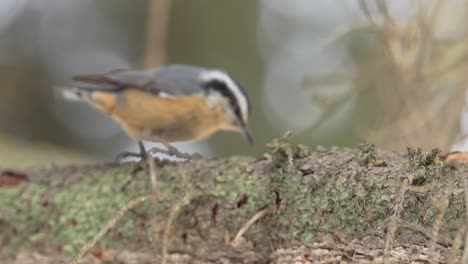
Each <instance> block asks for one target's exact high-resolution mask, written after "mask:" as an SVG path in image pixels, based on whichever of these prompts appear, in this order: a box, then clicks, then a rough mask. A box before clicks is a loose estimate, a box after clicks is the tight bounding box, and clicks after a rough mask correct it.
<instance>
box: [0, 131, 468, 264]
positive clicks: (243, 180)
mask: <svg viewBox="0 0 468 264" xmlns="http://www.w3.org/2000/svg"><path fill="white" fill-rule="evenodd" d="M270 147H271V148H272V152H271V154H267V155H265V156H264V157H263V158H260V159H256V160H255V159H252V158H248V157H231V158H222V159H214V160H197V161H192V162H183V163H181V162H168V161H162V162H157V170H156V171H157V203H156V204H154V205H151V203H149V202H148V203H144V204H142V205H140V206H138V207H136V208H134V209H132V210H130V211H129V212H127V213H126V214H125V216H124V217H123V218H122V219H121V220H120V221H119V222H118V223H117V224H116V225H115V226H114V227H113V228H112V229H111V230H110V232H109V233H108V234H107V235H106V236H105V237H104V238H103V239H101V240H100V241H99V242H98V244H97V247H96V248H97V249H96V248H95V249H94V250H93V251H92V253H93V254H94V255H95V256H97V257H98V258H99V256H100V257H102V252H112V254H113V255H112V256H113V257H114V258H118V257H119V256H120V257H121V259H119V260H120V261H121V262H124V263H132V262H131V261H130V260H126V259H125V258H124V257H122V254H125V253H128V252H133V254H137V255H138V254H139V255H138V256H140V257H141V258H142V259H140V260H139V261H138V262H137V263H146V262H145V261H146V260H144V259H145V258H144V256H146V257H147V258H146V259H147V261H148V263H150V262H152V261H153V260H155V258H156V259H157V258H158V257H159V256H160V252H161V248H162V244H163V237H164V231H165V228H166V226H167V219H168V216H169V214H171V213H172V214H173V215H175V216H176V217H175V220H174V221H173V223H172V225H171V228H170V230H169V233H168V234H169V236H168V238H169V240H168V243H167V246H168V250H169V253H170V255H169V260H172V261H173V262H174V261H175V262H174V263H194V262H193V261H195V263H221V262H220V261H221V260H223V259H224V260H225V262H224V263H269V262H272V263H291V261H292V260H297V261H299V262H297V263H307V261H311V262H310V263H335V262H337V261H340V260H341V261H352V260H354V261H356V262H366V261H369V262H371V261H381V260H382V259H383V258H385V255H387V254H388V255H389V256H390V259H391V260H398V259H399V260H403V261H410V260H420V261H429V260H430V259H431V258H432V259H433V260H437V261H441V262H447V261H449V259H450V258H451V254H454V255H455V256H460V255H461V253H460V252H454V250H453V248H456V249H457V250H458V249H459V248H460V247H461V246H462V242H463V236H460V237H461V238H457V234H461V233H464V232H465V229H464V228H465V224H464V223H465V214H466V208H465V200H464V186H463V184H461V182H462V181H461V180H462V179H463V178H462V176H465V175H466V172H467V171H468V169H467V168H466V167H465V166H463V165H459V164H454V163H451V164H444V163H443V162H442V161H440V160H439V159H438V157H437V153H436V152H433V153H423V152H422V151H421V150H419V149H417V148H409V149H408V154H407V155H405V156H401V155H398V154H395V153H390V152H385V151H379V150H375V149H374V148H373V146H370V145H362V146H360V147H359V148H356V149H346V148H318V149H317V150H314V151H311V150H309V149H308V148H307V147H305V146H301V145H290V144H289V143H288V142H287V141H286V140H285V139H280V140H276V141H274V142H273V143H272V144H270ZM24 173H25V176H26V177H27V178H26V180H25V178H21V177H17V176H18V175H16V176H15V175H13V176H14V177H13V178H14V179H15V180H16V181H9V183H8V184H5V182H7V181H6V180H5V173H4V174H3V176H2V177H3V183H4V184H3V186H1V185H2V184H1V182H2V181H1V180H0V186H1V187H0V208H1V209H0V256H1V257H3V258H8V257H12V256H22V257H24V256H30V255H31V254H33V253H30V252H41V254H42V255H44V254H45V255H48V256H49V258H51V257H50V256H60V259H62V260H64V259H66V258H67V256H73V255H74V254H76V253H77V252H78V251H79V249H80V248H81V247H82V246H83V245H84V244H85V243H86V242H87V241H88V240H89V239H90V238H91V237H92V236H93V235H95V234H96V233H97V232H98V231H99V229H100V228H101V227H103V226H104V225H105V223H106V222H107V221H108V220H109V219H110V218H111V217H112V215H113V214H114V213H115V212H116V211H117V210H118V209H119V208H120V207H122V206H123V205H124V204H125V203H127V202H128V201H129V200H131V199H132V198H135V197H137V196H140V195H144V194H150V193H151V187H150V186H151V184H150V180H149V176H148V168H147V166H146V164H144V163H127V164H123V165H118V164H106V165H95V166H78V167H50V168H35V169H30V170H27V171H24ZM10 174H15V173H13V172H10ZM0 179H2V178H0ZM12 182H13V183H12ZM181 200H186V201H187V203H183V204H182V205H183V206H181V209H180V210H179V211H177V212H174V210H175V209H174V204H176V203H179V204H180V201H181ZM152 210H154V211H152ZM260 211H263V212H266V213H265V214H264V215H263V217H261V218H260V219H259V221H257V222H256V223H255V224H253V225H252V226H250V228H248V230H247V232H246V233H245V234H244V235H243V236H242V237H241V238H240V239H238V240H236V243H235V245H233V244H232V240H233V238H234V236H235V235H236V234H237V232H238V231H239V230H240V229H241V228H242V227H243V226H244V225H245V223H246V222H247V221H248V220H249V219H251V218H252V217H254V215H256V214H257V213H258V212H260ZM153 212H154V213H153ZM441 213H442V214H441ZM152 215H154V216H155V218H154V219H153V218H151V216H152ZM432 230H435V231H432ZM454 240H455V242H454ZM459 240H460V241H459ZM431 241H433V242H431ZM435 241H437V243H435ZM453 244H455V246H453ZM452 246H453V248H452ZM386 247H388V250H387V251H386V250H385V248H386ZM431 250H432V253H431V252H430V251H431ZM97 251H98V253H96V252H97ZM460 251H461V250H460ZM20 252H21V253H20ZM99 252H101V253H99ZM386 252H387V253H386ZM34 254H36V255H35V256H36V257H38V255H37V253H34ZM34 254H33V255H34ZM42 255H41V256H42ZM126 256H127V257H128V254H127V255H126ZM91 257H92V256H91V255H90V256H87V258H91ZM174 258H176V259H177V260H174ZM184 258H186V259H189V260H190V261H192V262H190V261H189V260H184ZM114 260H115V259H114ZM54 261H58V260H57V258H55V257H54ZM184 261H185V262H184ZM196 261H198V262H196ZM300 261H302V262H300ZM312 261H315V262H312ZM320 261H321V262H320ZM43 262H44V263H47V262H46V260H43ZM51 262H52V261H51ZM88 262H89V260H88V261H86V260H85V261H84V262H83V263H88ZM18 263H19V262H18Z"/></svg>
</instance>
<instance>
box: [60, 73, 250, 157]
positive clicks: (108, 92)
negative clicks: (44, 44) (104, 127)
mask: <svg viewBox="0 0 468 264" xmlns="http://www.w3.org/2000/svg"><path fill="white" fill-rule="evenodd" d="M71 81H72V82H73V84H72V85H70V86H67V87H62V88H61V92H62V95H63V97H64V98H65V99H68V100H72V101H82V102H86V103H88V104H89V105H91V106H93V107H94V108H96V109H98V110H99V111H101V112H104V113H105V114H107V115H109V116H111V117H112V118H113V119H114V120H116V121H117V122H118V123H119V124H120V126H121V127H122V129H123V130H124V131H125V132H126V134H127V135H128V136H130V137H131V138H134V139H136V140H137V143H138V147H139V153H131V152H124V153H122V154H121V155H119V158H125V157H129V156H136V157H140V158H142V159H145V158H147V157H148V154H149V153H156V152H162V153H165V154H168V155H173V156H176V157H179V158H185V159H189V160H190V159H194V158H200V157H201V155H199V154H198V153H196V154H187V153H182V152H180V151H178V150H177V149H176V148H175V147H173V146H172V145H171V143H173V142H183V141H193V140H201V139H204V138H207V137H209V136H211V135H212V134H214V133H216V132H218V131H222V130H224V131H237V132H240V133H242V134H243V135H244V136H245V138H246V139H247V141H248V142H249V143H251V144H253V138H252V136H251V133H250V131H249V129H248V121H249V116H250V112H251V104H250V100H249V97H248V95H247V93H246V91H245V89H244V87H243V86H242V85H241V84H240V83H239V82H238V81H236V80H235V79H234V78H233V77H231V76H230V75H229V74H228V73H227V72H225V71H224V70H221V69H216V68H205V67H200V66H194V65H183V64H173V65H165V66H162V67H158V68H150V69H142V70H138V69H117V70H112V71H109V72H107V73H99V74H84V75H76V76H73V77H72V78H71ZM143 141H151V142H158V143H161V144H162V145H163V146H164V147H165V148H166V149H161V148H152V149H150V150H149V151H147V150H146V148H145V146H144V143H143Z"/></svg>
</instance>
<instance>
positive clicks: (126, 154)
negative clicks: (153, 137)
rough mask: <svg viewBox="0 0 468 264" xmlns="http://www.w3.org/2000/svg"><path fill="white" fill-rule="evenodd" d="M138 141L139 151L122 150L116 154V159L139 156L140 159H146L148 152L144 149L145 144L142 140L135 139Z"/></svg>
mask: <svg viewBox="0 0 468 264" xmlns="http://www.w3.org/2000/svg"><path fill="white" fill-rule="evenodd" d="M137 142H138V149H139V150H140V152H139V153H138V152H130V151H127V152H122V153H120V154H119V155H117V157H116V160H117V161H119V162H120V161H121V160H123V159H126V158H140V159H141V160H146V158H148V152H147V151H146V148H145V145H143V142H142V141H141V140H137Z"/></svg>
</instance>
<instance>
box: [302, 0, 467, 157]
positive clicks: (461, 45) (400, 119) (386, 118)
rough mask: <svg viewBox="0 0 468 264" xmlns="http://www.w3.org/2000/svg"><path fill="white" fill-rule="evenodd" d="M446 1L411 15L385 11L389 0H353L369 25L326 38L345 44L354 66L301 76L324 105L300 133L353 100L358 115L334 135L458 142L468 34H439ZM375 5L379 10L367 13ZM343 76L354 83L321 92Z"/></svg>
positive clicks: (398, 145) (426, 143) (386, 142)
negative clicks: (339, 90)
mask: <svg viewBox="0 0 468 264" xmlns="http://www.w3.org/2000/svg"><path fill="white" fill-rule="evenodd" d="M446 2H447V1H432V2H430V3H429V4H427V5H420V6H418V7H417V8H416V10H415V12H414V14H413V15H412V16H410V17H409V18H407V19H397V18H395V17H393V16H392V14H391V13H390V12H389V7H388V6H387V4H389V3H390V2H389V1H364V0H361V1H359V4H360V8H361V9H362V12H363V13H364V14H365V16H366V17H367V20H368V23H367V24H365V25H355V26H353V27H352V28H351V29H349V30H346V31H344V32H339V34H337V35H336V36H333V37H332V41H330V42H329V43H327V44H328V45H335V44H336V43H338V42H345V43H347V45H348V46H349V48H350V54H352V57H351V58H352V60H353V61H354V65H355V67H354V68H353V71H350V72H346V73H344V74H331V75H330V76H323V77H319V78H313V79H307V80H306V85H307V86H308V87H311V89H312V92H313V93H314V95H315V97H314V99H315V101H314V103H316V104H321V106H322V107H324V108H325V109H327V110H326V111H325V112H326V114H324V115H323V116H322V118H321V119H320V121H319V122H317V123H315V124H314V125H313V126H312V127H309V128H308V129H306V130H305V131H303V135H310V134H312V133H313V131H314V130H316V129H319V128H320V126H322V125H323V124H324V123H325V122H326V121H327V120H329V119H330V118H331V116H333V115H335V114H336V113H337V112H338V111H339V110H341V109H343V108H344V107H346V105H347V104H349V103H350V102H351V101H354V104H355V105H356V107H354V109H353V112H352V115H354V116H356V117H357V118H358V120H357V121H355V122H353V123H350V124H349V125H348V128H347V129H346V128H342V129H343V130H342V133H338V134H337V136H338V137H342V136H341V135H342V134H349V133H351V134H354V135H355V137H356V138H359V137H360V138H366V139H368V140H369V141H371V142H375V143H376V144H378V145H379V146H385V147H387V148H390V149H395V150H402V149H404V148H405V147H406V146H407V145H418V146H421V147H423V148H425V149H430V148H433V147H440V148H443V149H450V148H451V147H452V146H453V145H454V144H455V143H457V142H458V141H459V140H460V139H461V138H462V134H461V127H460V120H461V118H462V117H461V115H462V111H463V108H464V105H465V93H466V85H467V78H466V71H467V70H468V67H467V66H468V56H467V55H468V45H467V44H468V43H467V35H466V34H462V35H461V36H459V37H456V38H447V37H440V35H441V34H440V33H441V32H437V28H438V26H439V25H438V23H440V22H441V21H442V18H441V17H439V16H440V10H441V9H442V8H444V7H443V5H444V4H446ZM373 4H374V5H376V6H377V12H371V7H370V6H372V5H373ZM454 7H455V6H453V5H452V6H451V8H454ZM445 15H450V12H448V13H447V12H445ZM445 19H447V18H445ZM464 19H465V21H466V19H467V18H466V17H464ZM464 30H465V28H464V27H461V28H460V31H461V32H464ZM439 31H440V30H439ZM437 33H439V34H438V35H437ZM343 82H351V83H353V86H352V89H349V90H348V91H347V92H346V93H343V94H342V95H340V96H328V95H327V94H326V93H325V92H326V89H327V88H328V87H329V86H330V85H331V84H335V85H336V84H337V83H343ZM312 87H313V88H312ZM321 88H323V89H321ZM323 90H325V92H324V91H323ZM321 93H324V95H322V94H321ZM335 142H337V141H336V140H335Z"/></svg>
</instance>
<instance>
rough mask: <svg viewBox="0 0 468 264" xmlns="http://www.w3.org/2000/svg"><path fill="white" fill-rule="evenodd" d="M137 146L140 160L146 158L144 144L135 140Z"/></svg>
mask: <svg viewBox="0 0 468 264" xmlns="http://www.w3.org/2000/svg"><path fill="white" fill-rule="evenodd" d="M137 142H138V148H139V149H140V157H141V159H142V160H146V159H147V158H148V153H147V152H146V148H145V145H144V144H143V142H142V141H141V140H137Z"/></svg>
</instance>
